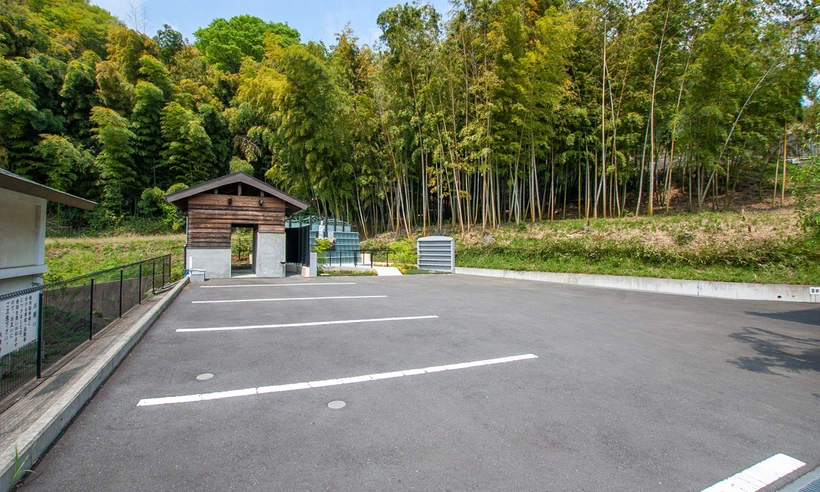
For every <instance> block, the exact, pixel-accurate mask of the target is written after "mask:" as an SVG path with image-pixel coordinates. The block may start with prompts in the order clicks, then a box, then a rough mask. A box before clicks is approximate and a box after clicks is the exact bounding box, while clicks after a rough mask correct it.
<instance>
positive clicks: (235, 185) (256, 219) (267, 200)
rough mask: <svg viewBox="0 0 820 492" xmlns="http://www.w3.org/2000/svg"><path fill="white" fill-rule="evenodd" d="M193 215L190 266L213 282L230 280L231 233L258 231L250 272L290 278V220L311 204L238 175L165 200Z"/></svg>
mask: <svg viewBox="0 0 820 492" xmlns="http://www.w3.org/2000/svg"><path fill="white" fill-rule="evenodd" d="M165 200H167V201H168V203H172V204H174V205H175V206H177V207H178V208H179V209H180V210H184V211H185V212H186V213H187V214H188V222H187V226H186V228H185V231H186V245H185V268H187V269H189V270H204V271H205V275H206V276H207V277H208V278H230V277H231V276H232V275H235V274H236V272H233V271H232V266H231V233H232V231H233V230H234V229H235V228H237V227H243V228H250V229H252V230H253V253H252V255H251V256H252V258H253V259H252V262H251V270H250V274H251V275H255V276H257V277H283V276H284V275H285V217H286V216H288V215H293V214H295V213H297V212H300V211H302V210H305V209H306V208H308V204H307V203H305V202H303V201H301V200H298V199H296V198H294V197H292V196H290V195H288V194H287V193H285V192H283V191H281V190H277V189H276V188H274V187H272V186H270V185H268V184H267V183H265V182H263V181H259V180H258V179H256V178H254V177H252V176H248V175H247V174H245V173H242V172H237V173H233V174H229V175H227V176H222V177H221V178H217V179H214V180H211V181H208V182H207V183H202V184H198V185H196V186H192V187H191V188H188V189H186V190H182V191H178V192H176V193H172V194H170V195H167V196H166V197H165Z"/></svg>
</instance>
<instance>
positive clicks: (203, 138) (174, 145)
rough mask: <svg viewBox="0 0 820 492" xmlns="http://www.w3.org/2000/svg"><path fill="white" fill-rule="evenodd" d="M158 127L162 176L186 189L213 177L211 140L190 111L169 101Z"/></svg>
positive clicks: (214, 174) (213, 162)
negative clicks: (164, 174) (169, 178)
mask: <svg viewBox="0 0 820 492" xmlns="http://www.w3.org/2000/svg"><path fill="white" fill-rule="evenodd" d="M161 125H162V138H163V141H164V143H163V148H164V150H163V151H162V158H163V165H164V168H165V169H166V173H167V174H166V175H168V176H171V178H172V180H173V181H175V182H183V183H186V184H188V185H189V186H193V185H195V184H198V183H201V182H203V181H207V180H209V179H212V178H214V177H216V176H217V173H216V167H215V161H216V157H215V156H214V152H213V145H212V143H211V139H210V137H208V133H207V132H206V131H205V129H204V128H203V127H202V122H201V121H200V119H199V117H198V116H197V115H196V114H195V113H194V112H193V111H191V110H189V109H185V108H184V107H182V106H181V105H180V104H179V103H177V102H171V103H169V104H168V105H167V106H166V107H165V108H164V109H163V110H162V119H161Z"/></svg>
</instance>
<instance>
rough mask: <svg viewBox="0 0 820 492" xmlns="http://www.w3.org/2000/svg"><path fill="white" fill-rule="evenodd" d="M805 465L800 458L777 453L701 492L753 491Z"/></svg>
mask: <svg viewBox="0 0 820 492" xmlns="http://www.w3.org/2000/svg"><path fill="white" fill-rule="evenodd" d="M804 466H806V464H805V463H803V462H802V461H800V460H796V459H794V458H792V457H791V456H787V455H785V454H783V453H778V454H776V455H774V456H772V457H771V458H766V459H765V460H763V461H761V462H760V463H758V464H756V465H754V466H751V467H749V468H746V469H745V470H743V471H742V472H740V473H737V474H735V475H732V476H731V477H729V478H727V479H726V480H723V481H720V482H718V483H716V484H714V485H712V486H711V487H708V488H705V489H703V491H702V492H724V491H725V492H729V491H732V492H755V491H757V490H760V489H762V488H764V487H767V486H769V485H771V484H773V483H775V482H776V481H778V480H780V479H781V478H783V477H785V476H786V475H788V474H789V473H791V472H793V471H795V470H797V469H800V468H802V467H804Z"/></svg>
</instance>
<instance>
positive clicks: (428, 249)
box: [416, 236, 456, 273]
mask: <svg viewBox="0 0 820 492" xmlns="http://www.w3.org/2000/svg"><path fill="white" fill-rule="evenodd" d="M416 248H417V249H416V252H417V253H418V265H419V270H432V271H436V272H449V273H456V243H455V240H454V239H453V238H451V237H447V236H430V237H421V238H419V240H418V244H417V246H416Z"/></svg>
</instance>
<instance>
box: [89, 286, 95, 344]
mask: <svg viewBox="0 0 820 492" xmlns="http://www.w3.org/2000/svg"><path fill="white" fill-rule="evenodd" d="M93 336H94V279H93V278H92V279H91V297H90V298H89V300H88V339H89V340H91V338H92V337H93Z"/></svg>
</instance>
